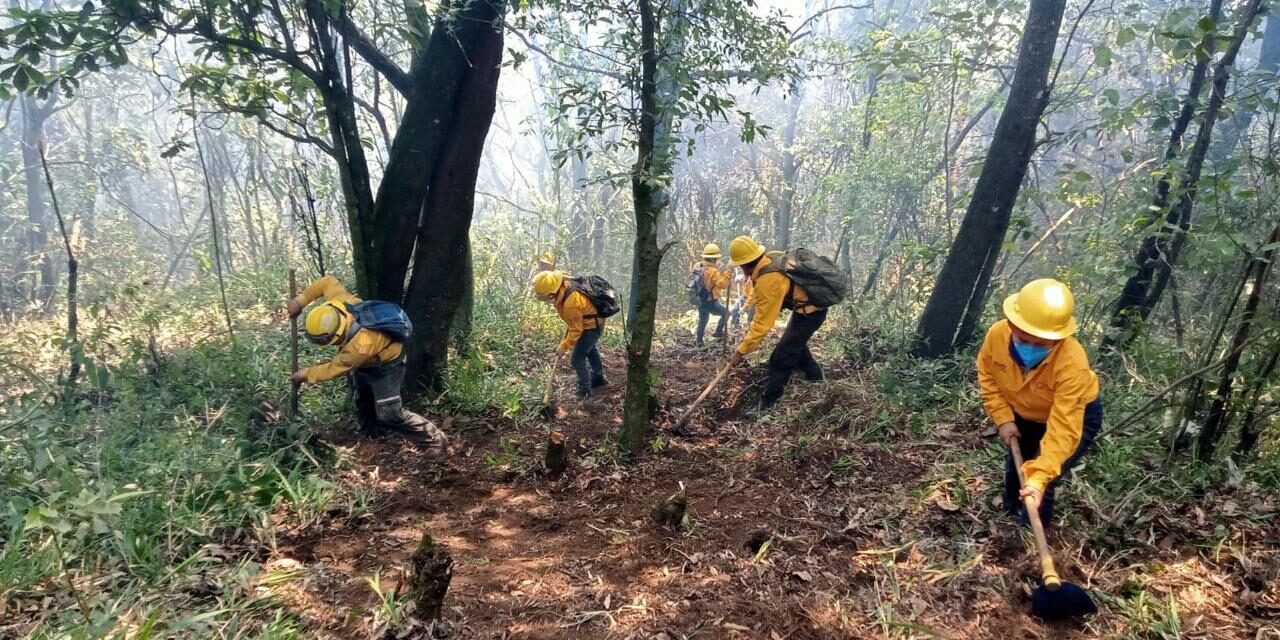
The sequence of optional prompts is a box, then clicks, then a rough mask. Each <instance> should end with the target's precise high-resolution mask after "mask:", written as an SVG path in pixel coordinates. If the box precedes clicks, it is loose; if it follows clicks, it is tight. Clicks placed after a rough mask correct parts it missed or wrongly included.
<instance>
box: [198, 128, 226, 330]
mask: <svg viewBox="0 0 1280 640" xmlns="http://www.w3.org/2000/svg"><path fill="white" fill-rule="evenodd" d="M194 112H195V110H194V108H193V109H192V113H194ZM191 121H192V127H193V128H192V130H191V137H192V138H193V139H194V140H195V143H196V156H197V157H198V158H199V159H200V170H201V171H202V172H203V173H204V190H205V200H206V201H207V202H208V203H209V229H210V230H211V231H212V232H213V266H214V269H215V270H216V272H217V274H218V291H219V292H221V294H222V313H223V316H224V317H225V318H226V320H227V335H229V336H231V337H232V338H233V339H234V338H235V331H234V330H233V329H232V328H231V305H229V304H227V283H226V280H225V279H224V278H223V277H222V256H221V254H222V249H221V247H220V246H219V242H218V213H217V210H216V207H215V206H214V198H213V187H212V186H211V185H210V180H209V166H208V165H207V164H206V163H205V160H204V149H203V148H202V147H201V145H200V123H199V122H198V121H196V120H195V118H194V116H193V117H192V119H191Z"/></svg>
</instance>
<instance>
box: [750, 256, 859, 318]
mask: <svg viewBox="0 0 1280 640" xmlns="http://www.w3.org/2000/svg"><path fill="white" fill-rule="evenodd" d="M769 258H770V259H771V260H772V262H770V263H769V266H767V267H765V268H763V269H761V270H760V273H761V274H765V273H772V272H774V271H780V272H782V273H783V274H785V275H786V276H787V277H788V278H790V279H791V285H792V287H791V289H788V290H787V298H786V300H784V301H783V302H782V306H783V307H785V308H787V309H795V308H796V304H795V300H794V298H793V290H794V288H795V285H797V284H798V285H800V287H801V288H803V289H804V291H805V293H807V294H809V304H811V305H813V306H815V307H822V308H824V309H825V308H827V307H830V306H832V305H836V304H839V303H840V302H842V301H843V300H844V299H845V296H847V295H849V277H848V276H847V275H845V273H844V271H841V270H840V267H839V266H837V265H836V263H835V262H833V261H832V260H831V258H828V257H825V256H820V255H818V254H816V253H814V252H812V251H810V250H808V249H805V248H803V247H802V248H799V249H792V250H791V251H787V252H782V251H771V252H769Z"/></svg>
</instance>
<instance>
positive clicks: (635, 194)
mask: <svg viewBox="0 0 1280 640" xmlns="http://www.w3.org/2000/svg"><path fill="white" fill-rule="evenodd" d="M639 4H640V43H641V44H640V46H641V62H640V132H639V139H638V140H637V157H636V164H635V167H633V168H632V172H631V196H632V201H633V204H634V206H635V216H636V241H635V260H634V265H635V275H634V276H633V279H632V282H633V287H632V298H633V299H632V305H631V306H632V309H633V311H632V317H631V318H629V324H630V325H631V327H630V339H629V340H628V345H627V391H626V398H625V399H624V400H623V408H622V444H623V446H624V448H625V450H626V452H627V453H628V454H629V455H630V456H631V458H632V459H635V458H636V457H638V456H639V455H640V453H641V452H642V451H644V433H645V426H646V425H647V424H648V422H649V396H650V395H651V393H652V390H651V388H650V383H651V381H650V379H649V358H650V355H651V353H652V350H653V334H654V319H655V316H656V309H657V304H658V271H659V268H660V267H661V265H662V253H663V252H662V250H661V249H659V248H658V217H659V216H661V215H662V210H663V208H664V207H665V206H666V195H665V194H664V193H663V190H662V188H661V187H660V186H658V185H657V184H655V180H656V179H657V177H658V176H661V175H665V173H664V172H663V171H662V170H661V168H662V167H661V164H660V163H662V162H663V161H665V158H666V156H665V155H664V156H657V157H655V149H654V146H655V143H656V140H657V126H658V120H659V119H660V118H663V117H667V116H666V115H665V114H664V113H661V112H660V111H659V96H658V85H657V76H658V51H657V45H656V44H655V43H656V40H657V29H658V26H657V21H656V19H655V17H654V13H653V4H652V2H651V0H639Z"/></svg>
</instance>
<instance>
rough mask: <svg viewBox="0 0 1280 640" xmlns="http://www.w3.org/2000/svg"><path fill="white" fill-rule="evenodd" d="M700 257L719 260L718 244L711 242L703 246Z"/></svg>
mask: <svg viewBox="0 0 1280 640" xmlns="http://www.w3.org/2000/svg"><path fill="white" fill-rule="evenodd" d="M702 257H704V258H706V259H708V260H719V259H720V258H721V255H720V246H719V245H717V244H716V243H714V242H712V243H711V244H708V245H707V246H705V247H703V248H702Z"/></svg>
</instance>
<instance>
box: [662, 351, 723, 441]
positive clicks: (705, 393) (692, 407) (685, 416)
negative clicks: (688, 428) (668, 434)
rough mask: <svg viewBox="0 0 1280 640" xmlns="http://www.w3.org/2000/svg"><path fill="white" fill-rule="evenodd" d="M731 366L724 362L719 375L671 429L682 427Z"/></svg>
mask: <svg viewBox="0 0 1280 640" xmlns="http://www.w3.org/2000/svg"><path fill="white" fill-rule="evenodd" d="M732 366H733V365H731V364H730V363H728V362H726V363H725V364H724V366H723V367H721V368H720V373H717V374H716V377H714V378H712V379H711V382H710V383H709V384H708V385H707V388H706V389H703V390H702V394H701V395H699V396H698V399H697V400H694V401H693V404H691V405H689V408H688V409H685V410H684V414H683V415H681V416H680V419H679V420H676V423H675V425H674V426H672V428H673V429H678V428H680V427H682V426H684V423H685V422H687V421H688V420H689V416H691V415H693V412H694V410H695V409H697V408H698V405H700V404H702V401H703V400H706V399H707V396H709V395H711V390H712V389H715V388H716V385H718V384H720V381H721V380H723V379H724V377H725V376H726V375H727V374H728V373H729V369H730V367H732Z"/></svg>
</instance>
